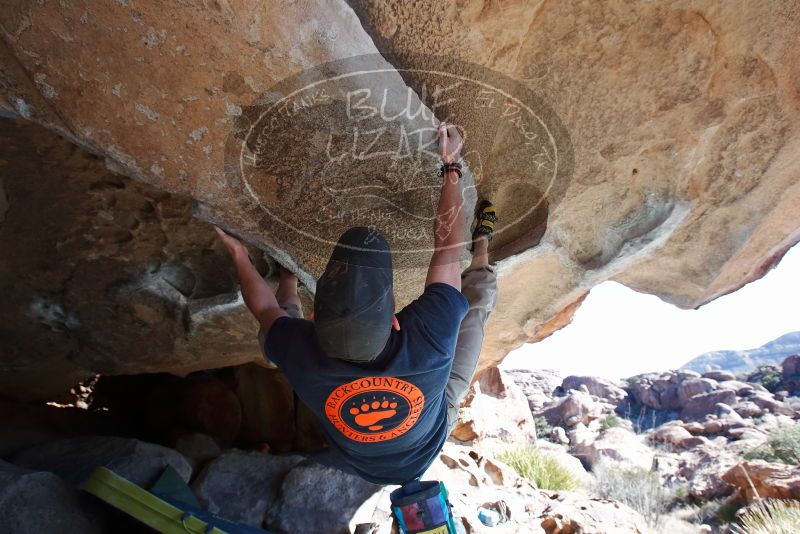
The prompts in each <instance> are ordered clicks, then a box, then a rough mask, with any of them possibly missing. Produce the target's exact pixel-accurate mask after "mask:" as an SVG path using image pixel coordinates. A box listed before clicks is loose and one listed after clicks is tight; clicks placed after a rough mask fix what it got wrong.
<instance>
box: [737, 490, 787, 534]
mask: <svg viewBox="0 0 800 534" xmlns="http://www.w3.org/2000/svg"><path fill="white" fill-rule="evenodd" d="M733 532H734V534H796V533H797V532H800V502H797V501H783V500H773V499H767V500H763V501H758V502H757V503H755V504H754V505H752V506H751V507H750V508H749V509H747V510H746V511H745V512H744V513H743V514H742V515H741V517H740V518H739V524H738V525H735V526H734V527H733Z"/></svg>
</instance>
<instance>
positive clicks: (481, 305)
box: [261, 267, 497, 434]
mask: <svg viewBox="0 0 800 534" xmlns="http://www.w3.org/2000/svg"><path fill="white" fill-rule="evenodd" d="M461 294H462V295H464V296H465V297H466V299H467V302H469V311H467V315H466V316H464V319H463V320H462V321H461V327H460V328H459V330H458V339H457V340H456V350H455V355H454V356H453V366H452V368H451V370H450V378H449V380H448V381H447V386H446V388H445V398H446V399H447V433H448V434H449V433H450V431H451V430H453V427H454V426H455V425H456V423H457V422H458V407H459V405H460V404H461V401H462V400H464V397H465V396H466V394H467V390H468V389H469V384H470V382H472V377H473V376H474V375H475V369H476V368H477V367H478V358H480V355H481V346H482V345H483V336H484V327H485V325H486V320H487V319H488V318H489V315H490V314H491V313H492V310H494V308H495V306H496V305H497V273H495V270H494V268H493V267H475V268H469V269H467V270H466V271H464V272H463V273H462V274H461ZM280 306H281V309H283V311H285V312H286V313H287V314H288V315H289V316H290V317H294V318H295V319H302V318H303V310H302V309H301V308H300V306H298V305H297V304H281V305H280ZM261 346H262V348H263V347H264V339H263V338H262V339H261Z"/></svg>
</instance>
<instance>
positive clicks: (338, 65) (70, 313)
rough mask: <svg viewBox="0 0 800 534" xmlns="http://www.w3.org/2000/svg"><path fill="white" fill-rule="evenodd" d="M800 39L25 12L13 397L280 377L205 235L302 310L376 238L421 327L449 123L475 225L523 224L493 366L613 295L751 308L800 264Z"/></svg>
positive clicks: (719, 6) (753, 19)
mask: <svg viewBox="0 0 800 534" xmlns="http://www.w3.org/2000/svg"><path fill="white" fill-rule="evenodd" d="M798 25H800V3H799V2H797V1H788V2H781V3H760V4H759V3H753V2H751V3H746V4H742V5H734V4H731V3H719V2H714V1H700V2H680V1H679V2H672V3H670V4H669V5H666V4H663V5H662V4H652V3H640V4H635V5H629V4H622V3H615V2H611V3H605V4H602V5H598V4H595V3H563V2H544V1H535V0H529V1H521V0H512V1H509V2H502V3H486V4H485V5H481V4H478V3H474V4H472V3H471V4H469V5H466V6H462V7H456V6H451V7H448V8H446V9H442V8H441V5H440V4H439V3H437V2H433V1H432V0H423V1H420V2H414V3H413V4H407V3H403V2H395V3H372V2H362V1H359V0H351V1H350V2H345V1H344V0H334V1H321V0H303V1H298V2H293V3H288V4H284V3H280V4H279V3H276V2H260V1H255V0H229V1H226V2H207V3H197V4H191V5H190V4H185V3H182V2H167V3H162V4H159V5H158V6H155V5H147V4H139V3H136V2H128V1H119V2H107V3H103V4H94V3H85V2H35V3H31V2H25V1H22V0H10V1H8V2H5V4H4V8H3V9H2V11H0V27H2V32H1V33H0V35H2V37H0V114H2V115H3V116H4V117H7V118H9V119H13V122H12V121H11V120H6V119H4V123H3V125H2V137H3V142H2V144H0V151H2V153H0V165H2V169H3V173H2V177H1V178H0V180H1V181H0V243H1V244H2V249H3V250H4V251H7V252H5V253H4V254H3V257H2V258H0V277H2V286H3V288H4V289H3V294H4V298H3V299H2V302H0V317H2V327H0V328H1V329H2V330H0V334H2V338H3V343H2V348H0V351H2V352H1V353H0V390H1V391H3V393H4V394H5V395H7V396H11V397H17V398H28V399H36V398H49V397H52V396H53V395H55V394H58V393H60V392H63V391H65V390H67V389H69V387H71V386H72V385H73V384H74V383H75V382H76V381H78V380H80V379H82V378H86V377H88V376H91V375H94V374H98V373H100V374H131V373H142V372H172V373H176V374H185V373H188V372H191V371H194V370H198V369H208V368H214V367H217V368H218V367H223V366H228V365H234V364H242V363H246V362H249V361H255V360H258V348H257V344H256V340H255V335H254V333H255V326H254V324H253V322H252V321H251V320H250V319H249V318H248V316H247V314H246V311H245V310H244V307H243V304H242V302H241V299H240V298H239V296H238V290H237V287H236V283H235V278H234V276H233V273H232V271H231V269H230V266H229V265H228V264H227V263H226V258H225V256H224V254H223V251H222V250H221V248H220V247H219V246H218V245H217V244H216V243H215V241H214V236H213V233H212V232H211V229H210V225H208V224H206V222H214V223H216V224H219V225H221V226H223V227H224V228H226V229H228V230H229V231H231V232H233V233H235V234H237V235H239V236H241V237H243V238H244V239H245V240H246V241H247V242H248V243H249V244H250V245H252V247H253V252H254V256H257V257H258V258H257V260H258V261H259V262H261V267H262V270H263V272H264V273H265V274H268V272H269V270H270V266H271V265H274V262H275V261H277V262H280V263H282V264H284V265H286V266H287V267H289V268H291V269H292V270H294V271H295V272H296V273H297V274H298V275H299V276H300V278H301V280H303V281H304V283H305V284H306V287H307V289H308V294H307V295H306V297H308V296H310V295H311V294H313V289H314V279H315V277H316V276H318V275H319V274H320V272H321V269H322V268H323V266H324V263H325V259H326V257H327V255H328V253H329V252H330V248H331V243H332V242H333V241H334V240H335V238H336V237H337V236H338V234H339V233H340V232H341V231H342V230H344V229H345V228H347V227H348V226H352V225H374V226H375V227H376V228H377V229H378V230H380V231H382V232H383V233H384V234H386V235H387V237H388V239H389V241H390V242H391V244H392V246H393V248H394V250H395V264H396V280H395V282H396V289H397V305H398V306H402V305H404V304H405V303H407V302H409V301H410V300H411V299H413V298H414V297H415V296H416V295H417V294H418V293H419V292H420V290H421V288H422V281H423V278H424V271H425V268H426V264H427V258H428V256H429V254H430V247H431V245H432V235H431V228H432V218H433V213H434V207H435V205H436V200H437V194H438V193H437V191H438V189H437V188H438V178H437V177H436V170H435V167H436V165H435V157H434V155H432V154H431V152H430V150H426V148H429V147H430V141H431V140H432V138H433V132H432V128H433V126H435V124H436V123H437V121H438V120H444V119H447V120H449V121H452V122H455V123H457V124H459V125H460V126H461V127H462V129H463V131H464V132H465V134H466V150H465V152H466V154H465V157H466V162H467V167H468V172H467V173H466V178H465V184H466V189H467V193H466V195H465V202H466V203H467V207H468V209H467V211H468V212H470V211H471V205H472V202H474V200H475V198H476V197H477V196H478V195H481V196H486V197H489V198H491V199H492V200H493V201H494V202H495V203H496V205H497V208H498V213H499V215H500V218H501V226H500V228H501V231H500V233H498V235H497V239H496V241H495V242H494V245H493V247H494V248H493V256H494V259H495V260H496V261H497V262H498V269H499V273H500V282H499V283H500V303H499V307H498V310H497V311H496V313H495V314H494V315H493V317H492V318H491V321H490V323H489V325H488V333H487V339H486V342H485V346H484V352H483V355H482V360H481V366H482V368H486V367H488V366H490V365H492V364H496V363H498V362H499V361H501V360H502V359H503V357H504V356H505V355H506V354H507V353H508V352H509V351H510V350H511V349H513V348H516V347H518V346H519V345H521V344H522V343H525V342H531V341H536V340H540V339H542V338H544V337H546V336H547V335H549V334H550V333H552V332H553V331H555V330H557V329H558V328H560V327H562V326H564V325H565V324H567V323H568V322H569V321H570V318H571V316H572V313H574V311H575V309H577V307H578V306H579V304H580V301H581V300H582V299H583V298H584V296H585V295H586V293H587V292H588V291H589V290H590V289H591V288H592V287H593V286H595V285H597V284H599V283H601V282H603V281H605V280H616V281H619V282H622V283H624V284H625V285H627V286H629V287H631V288H633V289H636V290H637V291H641V292H646V293H650V294H654V295H657V296H659V297H660V298H662V299H664V300H666V301H668V302H670V303H673V304H675V305H677V306H680V307H684V308H693V307H697V306H700V305H702V304H704V303H707V302H709V301H711V300H713V299H714V298H716V297H718V296H720V295H723V294H726V293H729V292H731V291H734V290H736V289H738V288H739V287H741V286H742V285H744V284H746V283H748V282H750V281H752V280H755V279H757V278H759V277H761V276H762V275H763V274H764V273H765V272H766V271H768V270H769V269H770V268H771V267H773V266H774V265H775V264H776V263H777V262H778V261H779V260H780V258H781V257H782V255H783V254H784V253H785V251H786V250H788V249H789V248H790V247H791V246H792V245H794V244H795V243H796V242H797V241H798V240H800V182H799V181H798V168H800V167H798V164H799V163H800V131H799V129H800V127H799V126H798V125H800V120H798V119H799V117H798V116H799V115H800V96H799V95H800V85H798V83H800V82H799V80H800V60H798V58H800V43H799V42H798V36H797V31H796V29H797V27H798ZM31 123H35V124H36V125H38V126H34V125H33V124H31ZM42 128H44V129H47V130H49V131H50V132H53V133H48V132H46V131H45V130H44V129H42ZM55 134H57V135H55ZM384 134H385V135H384ZM58 136H60V138H59V137H58ZM75 145H76V146H77V147H80V148H76V146H75ZM258 251H263V252H265V253H266V257H265V259H263V261H262V259H261V254H258V253H257V252H258ZM697 385H698V387H702V386H701V385H700V384H699V383H698V384H697ZM693 391H694V390H692V392H693ZM718 395H728V396H729V394H728V393H720V394H718ZM723 400H724V399H723ZM659 402H660V403H674V402H677V401H676V400H675V399H673V398H671V397H670V398H669V399H666V398H660V399H659ZM709 402H710V401H709Z"/></svg>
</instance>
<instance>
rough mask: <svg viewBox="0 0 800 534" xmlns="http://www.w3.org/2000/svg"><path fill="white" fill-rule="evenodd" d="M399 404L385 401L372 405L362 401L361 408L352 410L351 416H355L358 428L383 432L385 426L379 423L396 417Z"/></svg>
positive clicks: (372, 403)
mask: <svg viewBox="0 0 800 534" xmlns="http://www.w3.org/2000/svg"><path fill="white" fill-rule="evenodd" d="M395 408H397V403H396V402H394V401H392V402H390V401H388V400H386V399H384V400H383V401H382V402H379V401H377V400H374V401H372V402H371V403H368V402H365V401H362V403H361V406H359V407H353V408H350V414H351V415H354V416H355V421H356V424H357V425H358V426H362V427H366V428H368V429H369V430H381V429H382V428H383V425H379V424H377V423H379V422H381V421H383V420H385V419H389V418H390V417H394V416H395V414H396V413H397V411H396V410H395Z"/></svg>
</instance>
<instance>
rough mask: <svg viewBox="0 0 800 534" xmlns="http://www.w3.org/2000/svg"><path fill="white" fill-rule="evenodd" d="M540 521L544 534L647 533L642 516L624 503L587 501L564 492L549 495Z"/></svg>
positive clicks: (597, 500)
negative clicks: (586, 533)
mask: <svg viewBox="0 0 800 534" xmlns="http://www.w3.org/2000/svg"><path fill="white" fill-rule="evenodd" d="M539 519H540V520H541V523H539V525H540V527H541V529H542V530H543V531H544V532H545V533H546V534H568V533H579V532H616V533H619V534H644V533H645V532H647V531H648V530H647V525H646V523H645V521H644V519H643V518H642V517H641V515H639V514H638V513H636V512H634V511H633V510H631V509H630V508H628V507H627V506H625V505H623V504H620V503H618V502H616V501H610V500H605V499H586V498H585V497H580V496H577V495H575V494H570V493H567V492H559V493H554V494H552V495H551V499H550V501H549V502H548V504H547V507H546V508H545V509H544V510H543V511H542V512H540V514H539Z"/></svg>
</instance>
